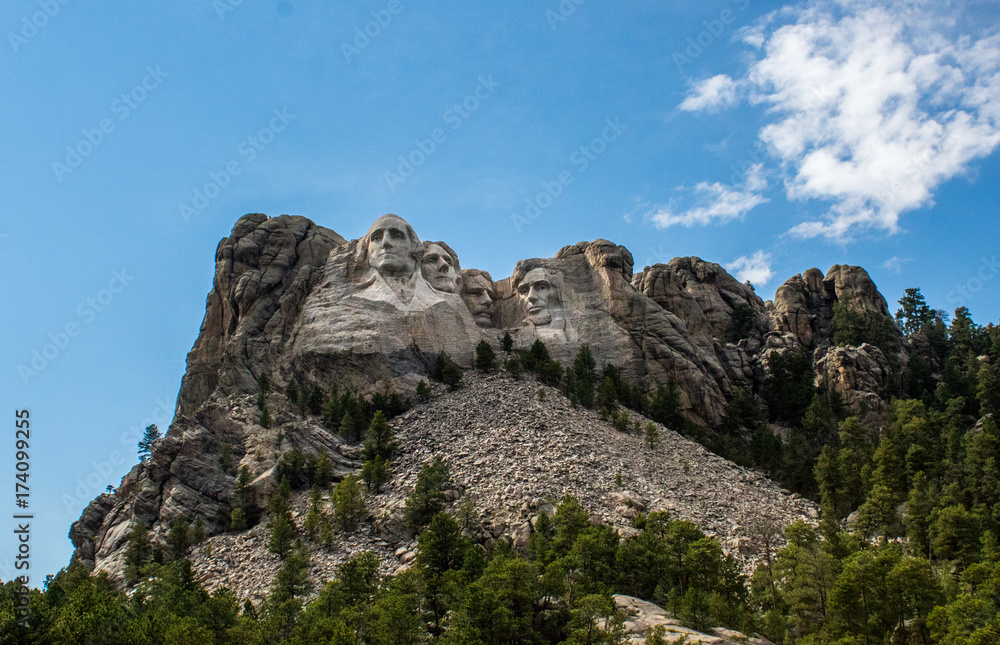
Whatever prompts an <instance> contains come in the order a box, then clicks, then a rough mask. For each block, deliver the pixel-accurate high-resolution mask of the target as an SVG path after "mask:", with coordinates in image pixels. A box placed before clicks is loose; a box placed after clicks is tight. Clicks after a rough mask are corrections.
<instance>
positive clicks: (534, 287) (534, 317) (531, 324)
mask: <svg viewBox="0 0 1000 645" xmlns="http://www.w3.org/2000/svg"><path fill="white" fill-rule="evenodd" d="M513 281H514V289H515V291H516V292H517V298H518V301H519V302H520V305H521V308H522V310H523V312H524V314H523V315H524V318H523V320H522V323H521V325H522V327H521V329H519V330H518V335H519V336H520V337H521V338H522V339H523V340H524V342H527V343H530V342H534V340H535V339H541V340H542V341H544V342H548V341H552V342H556V343H567V342H571V341H575V340H577V338H578V337H577V334H576V332H575V330H574V328H573V326H572V324H570V321H569V313H568V312H567V310H566V309H565V308H564V306H563V289H562V287H561V286H560V285H561V284H562V280H561V279H560V277H559V275H558V274H557V273H556V272H554V271H552V270H549V269H546V268H544V267H540V266H536V267H534V268H530V263H528V265H527V266H521V264H520V263H519V264H518V266H517V267H516V268H515V269H514V277H513Z"/></svg>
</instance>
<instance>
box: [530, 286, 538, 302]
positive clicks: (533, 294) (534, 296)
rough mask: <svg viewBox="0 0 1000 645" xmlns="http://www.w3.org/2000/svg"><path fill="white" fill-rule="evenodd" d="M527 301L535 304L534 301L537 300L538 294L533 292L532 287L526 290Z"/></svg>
mask: <svg viewBox="0 0 1000 645" xmlns="http://www.w3.org/2000/svg"><path fill="white" fill-rule="evenodd" d="M528 302H530V303H531V304H535V303H536V302H538V294H537V293H535V290H534V289H529V290H528Z"/></svg>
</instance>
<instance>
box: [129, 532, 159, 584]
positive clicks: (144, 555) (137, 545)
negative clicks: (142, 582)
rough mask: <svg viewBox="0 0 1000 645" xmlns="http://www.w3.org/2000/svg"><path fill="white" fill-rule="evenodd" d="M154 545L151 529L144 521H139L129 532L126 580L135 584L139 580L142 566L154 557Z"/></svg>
mask: <svg viewBox="0 0 1000 645" xmlns="http://www.w3.org/2000/svg"><path fill="white" fill-rule="evenodd" d="M152 555H153V552H152V547H151V545H150V543H149V531H147V530H146V525H145V524H143V523H142V522H137V523H136V525H135V526H133V527H132V530H131V531H130V532H129V534H128V545H127V547H126V549H125V582H126V583H127V584H128V585H134V584H135V583H136V582H138V581H139V576H140V574H141V571H142V568H143V567H144V566H146V564H148V563H149V561H150V559H151V558H152Z"/></svg>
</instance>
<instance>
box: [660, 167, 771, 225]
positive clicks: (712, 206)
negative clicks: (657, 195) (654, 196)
mask: <svg viewBox="0 0 1000 645" xmlns="http://www.w3.org/2000/svg"><path fill="white" fill-rule="evenodd" d="M766 188H767V179H765V177H764V169H763V164H754V165H753V166H751V167H750V168H748V169H747V176H746V181H745V183H744V184H743V186H742V187H740V188H735V187H732V186H727V185H725V184H722V183H719V182H715V183H711V184H710V183H708V182H707V181H702V182H699V183H697V184H696V185H695V186H694V188H692V189H688V188H684V187H683V186H681V187H679V188H678V189H677V190H678V191H681V192H691V193H694V195H695V196H696V198H695V202H696V203H695V205H693V206H692V207H690V208H687V209H678V207H677V201H678V200H671V202H670V203H669V204H666V205H661V206H657V207H656V208H654V209H652V210H650V211H649V212H647V213H646V215H645V217H644V220H645V221H649V222H652V223H653V224H654V225H655V226H656V227H657V228H667V227H670V226H674V225H675V224H682V225H684V226H688V227H691V226H694V225H696V224H701V225H703V226H704V225H707V224H712V223H713V222H717V223H720V224H723V223H725V222H728V221H731V220H734V219H739V218H742V217H743V216H744V215H746V214H747V212H749V211H750V210H751V209H752V208H754V207H755V206H759V205H760V204H763V203H765V202H767V201H769V200H768V199H767V198H766V197H764V196H763V195H761V194H760V193H761V192H762V191H763V190H765V189H766Z"/></svg>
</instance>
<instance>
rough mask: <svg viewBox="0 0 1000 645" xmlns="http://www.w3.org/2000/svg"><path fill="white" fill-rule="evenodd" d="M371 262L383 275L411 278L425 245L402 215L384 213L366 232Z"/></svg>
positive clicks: (369, 262) (369, 260) (369, 261)
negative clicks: (422, 244)
mask: <svg viewBox="0 0 1000 645" xmlns="http://www.w3.org/2000/svg"><path fill="white" fill-rule="evenodd" d="M365 243H366V247H367V248H366V250H367V255H368V264H369V266H371V267H372V268H373V269H375V270H376V271H378V272H379V273H381V274H382V275H383V276H393V277H408V276H410V275H413V272H414V271H415V270H416V268H417V259H418V258H419V256H420V252H421V251H422V249H423V247H422V246H421V244H420V240H419V239H418V238H417V234H416V233H415V232H414V231H413V228H412V227H411V226H410V225H409V224H408V223H407V222H406V220H404V219H403V218H402V217H399V216H397V215H383V216H382V217H380V218H378V219H377V220H375V223H374V224H372V227H371V228H370V229H368V234H367V235H365Z"/></svg>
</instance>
